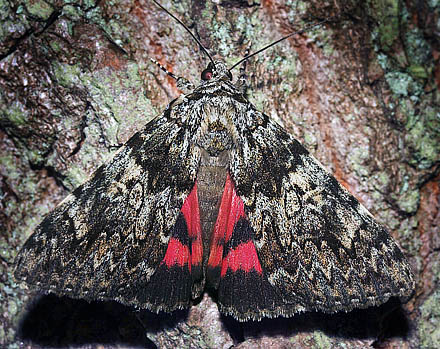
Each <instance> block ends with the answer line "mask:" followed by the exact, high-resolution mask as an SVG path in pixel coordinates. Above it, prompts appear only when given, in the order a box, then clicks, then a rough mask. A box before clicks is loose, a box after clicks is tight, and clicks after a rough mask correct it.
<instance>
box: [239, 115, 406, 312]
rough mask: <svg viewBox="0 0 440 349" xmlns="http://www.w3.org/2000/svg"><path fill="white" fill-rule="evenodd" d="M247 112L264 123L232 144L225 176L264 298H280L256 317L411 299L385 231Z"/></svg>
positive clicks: (298, 150)
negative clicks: (249, 233)
mask: <svg viewBox="0 0 440 349" xmlns="http://www.w3.org/2000/svg"><path fill="white" fill-rule="evenodd" d="M249 113H250V114H252V115H249V119H250V120H263V121H259V123H258V125H257V124H255V125H253V127H254V129H253V132H252V134H251V135H250V134H246V133H243V134H241V135H240V137H238V139H241V142H242V144H241V145H240V147H237V149H236V150H235V151H234V152H233V155H232V160H231V175H232V178H233V180H234V182H235V185H236V189H237V193H238V195H239V196H240V197H241V198H242V199H243V201H244V204H245V211H246V214H247V215H248V217H249V221H250V224H251V226H252V228H253V230H254V234H255V235H254V243H255V246H256V249H257V253H258V258H259V260H260V263H261V265H262V268H263V272H264V275H265V277H266V278H267V280H268V282H269V284H270V285H271V286H270V287H271V290H266V291H265V292H266V293H267V294H270V292H272V291H273V292H275V294H277V295H278V297H279V299H278V300H276V301H274V302H272V304H271V305H270V307H269V308H270V309H262V310H261V311H262V312H265V313H266V314H267V315H269V316H274V315H279V314H282V315H286V316H287V315H291V314H293V313H296V312H299V311H306V310H320V311H325V312H335V311H339V310H346V311H348V310H351V309H353V308H358V307H367V306H370V305H375V304H380V303H383V302H385V301H386V300H388V298H389V297H390V296H400V297H408V296H410V295H411V293H412V291H413V289H414V280H413V276H412V273H411V270H410V267H409V265H408V263H407V262H406V260H405V258H404V256H403V254H402V252H401V251H400V250H399V248H398V247H397V245H396V243H395V242H394V241H393V239H392V238H391V236H390V235H389V233H388V232H387V231H386V229H385V228H384V227H383V226H381V225H380V224H378V223H377V222H376V221H375V220H374V218H373V217H372V216H371V214H370V213H369V212H368V211H367V210H366V209H365V208H364V207H363V206H362V205H361V204H360V203H359V202H358V201H357V200H356V199H355V198H354V197H353V196H352V195H351V194H350V193H349V192H348V191H347V190H346V189H345V188H343V187H342V186H341V185H340V184H339V183H338V182H337V180H336V179H335V178H334V177H333V176H332V175H330V174H329V173H328V172H327V171H326V170H325V169H324V168H323V167H322V165H321V164H320V163H319V162H318V161H317V160H316V159H315V158H313V157H312V156H311V155H310V154H309V153H308V152H307V150H306V149H305V148H304V147H303V146H302V145H301V144H300V143H299V142H298V141H296V140H295V139H294V138H293V137H291V136H290V135H288V134H287V133H286V132H285V131H284V130H283V129H282V128H281V127H280V126H278V125H277V124H276V123H274V122H273V121H270V119H268V117H267V116H265V115H262V114H259V113H258V112H256V111H255V110H251V111H250V112H249ZM256 114H259V115H257V117H256V116H255V115H256ZM274 299H276V297H274Z"/></svg>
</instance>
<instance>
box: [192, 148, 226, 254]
mask: <svg viewBox="0 0 440 349" xmlns="http://www.w3.org/2000/svg"><path fill="white" fill-rule="evenodd" d="M228 160H229V152H227V151H225V152H222V153H221V154H219V156H209V154H208V153H207V152H206V151H203V150H202V157H201V160H200V167H199V171H198V174H197V191H198V197H199V207H200V223H201V225H202V234H203V251H204V253H203V254H204V260H205V259H206V258H207V257H208V255H209V244H210V241H211V235H212V232H213V230H214V224H215V221H216V219H217V215H218V208H219V204H220V199H221V196H222V193H223V189H224V185H225V181H226V176H227V165H228Z"/></svg>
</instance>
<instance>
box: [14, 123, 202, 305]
mask: <svg viewBox="0 0 440 349" xmlns="http://www.w3.org/2000/svg"><path fill="white" fill-rule="evenodd" d="M188 137H190V135H189V134H188V133H187V132H186V131H185V129H184V128H182V127H181V126H178V125H177V124H176V123H174V122H172V121H169V120H167V119H166V118H165V117H161V118H158V119H155V120H153V121H152V122H150V123H149V124H148V125H147V126H146V127H145V128H144V129H143V130H142V131H140V132H138V133H136V134H135V135H134V136H133V137H132V138H131V139H130V140H129V141H128V142H127V143H126V144H125V145H124V146H123V147H122V148H121V149H120V150H119V151H118V152H117V153H116V154H115V156H114V157H113V159H112V160H110V161H109V162H108V163H106V164H104V165H103V166H101V167H100V168H99V169H98V170H97V171H96V172H95V173H94V174H93V176H92V177H91V179H90V180H88V181H87V182H86V183H84V184H83V185H81V186H80V187H79V188H77V189H76V190H75V191H74V192H73V193H72V194H70V195H69V196H68V197H67V198H66V199H65V200H64V201H63V202H62V203H60V204H59V205H58V206H57V207H56V208H55V210H53V211H52V212H51V213H50V214H49V215H48V216H47V217H46V218H45V219H44V220H43V222H42V223H41V224H40V225H39V226H38V227H37V229H36V231H35V232H34V234H33V235H32V236H31V237H30V238H29V239H28V240H27V242H26V243H25V245H24V247H23V249H22V250H21V252H20V253H19V255H18V257H17V259H16V272H15V276H16V277H17V278H18V279H21V280H24V281H26V282H28V283H29V284H34V285H37V286H38V287H39V288H41V289H45V290H50V291H53V292H55V293H57V294H60V295H69V296H72V297H75V298H85V299H115V300H118V301H120V302H122V303H125V304H130V305H136V306H140V307H142V308H145V307H147V308H152V309H154V308H155V307H154V304H153V305H151V304H146V303H148V302H149V301H148V299H149V298H148V297H149V296H148V295H145V294H143V292H146V291H145V290H146V289H147V288H146V287H145V286H146V284H147V283H148V281H149V280H150V278H151V276H152V275H153V273H154V272H155V271H156V269H157V268H158V266H159V264H160V262H161V261H162V259H163V257H164V255H165V252H166V247H167V243H168V240H169V238H170V234H171V229H172V227H173V225H174V224H175V222H176V220H177V216H178V214H179V212H180V209H181V207H182V204H183V201H184V199H185V198H186V196H187V195H188V194H189V192H190V190H191V189H192V187H193V185H194V182H195V177H196V171H197V169H196V167H195V165H196V164H197V163H198V160H197V156H198V154H197V152H196V151H195V150H194V147H193V146H192V145H191V142H189V141H188V139H186V138H188Z"/></svg>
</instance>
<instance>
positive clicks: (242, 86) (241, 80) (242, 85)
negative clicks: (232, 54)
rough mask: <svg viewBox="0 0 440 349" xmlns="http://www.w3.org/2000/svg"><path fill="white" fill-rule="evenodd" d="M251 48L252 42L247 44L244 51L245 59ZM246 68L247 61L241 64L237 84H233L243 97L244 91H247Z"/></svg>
mask: <svg viewBox="0 0 440 349" xmlns="http://www.w3.org/2000/svg"><path fill="white" fill-rule="evenodd" d="M251 46H252V42H250V43H249V45H248V47H247V48H246V51H245V52H244V56H245V57H247V56H248V55H249V52H250V50H251ZM246 66H247V61H244V62H243V64H241V67H240V75H239V77H238V80H237V82H236V83H235V87H237V88H238V89H239V90H240V92H241V93H242V94H243V95H246V90H247V84H246V81H247V78H248V76H247V74H246Z"/></svg>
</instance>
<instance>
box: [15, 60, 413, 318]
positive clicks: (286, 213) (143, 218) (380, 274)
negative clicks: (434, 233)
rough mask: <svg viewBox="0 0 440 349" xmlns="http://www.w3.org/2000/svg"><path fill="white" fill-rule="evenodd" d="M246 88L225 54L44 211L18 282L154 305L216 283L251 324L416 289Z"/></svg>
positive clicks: (385, 239)
mask: <svg viewBox="0 0 440 349" xmlns="http://www.w3.org/2000/svg"><path fill="white" fill-rule="evenodd" d="M169 74H171V73H169ZM181 85H182V84H181ZM183 85H186V86H190V85H189V84H186V83H184V84H183ZM183 85H182V86H183ZM242 90H243V89H242V87H241V85H240V84H238V83H233V81H232V75H231V72H230V69H228V68H227V67H226V65H225V64H224V63H223V62H220V61H215V62H214V61H212V59H211V62H210V63H209V65H208V67H207V69H206V70H204V71H203V73H202V82H201V83H200V85H199V86H197V87H195V88H192V89H191V90H190V91H189V92H188V93H185V94H182V95H181V96H180V97H179V98H177V99H175V100H173V101H172V102H171V103H170V104H169V105H168V107H167V108H166V109H165V110H164V111H163V112H162V113H161V114H160V115H159V116H158V117H156V118H155V119H153V120H152V121H151V122H149V123H148V124H147V125H146V126H145V127H144V128H143V129H142V130H141V131H139V132H138V133H136V134H135V135H134V136H133V137H131V138H130V139H129V140H128V141H127V143H126V144H125V145H124V146H123V147H122V148H121V149H120V150H119V151H118V152H117V153H116V154H115V155H114V157H113V158H112V159H111V160H110V161H108V162H107V163H106V164H104V165H102V166H101V167H99V168H98V169H97V171H96V172H95V173H94V174H93V176H92V177H91V178H90V179H89V180H88V181H87V182H85V183H84V184H82V185H81V186H80V187H79V188H77V189H76V190H75V191H73V193H71V194H70V195H69V196H68V197H67V198H66V199H65V200H64V201H63V202H61V203H60V204H59V205H58V206H57V207H56V208H55V209H54V210H53V211H52V212H51V213H50V214H49V215H48V216H47V217H46V218H44V220H43V221H42V223H41V224H40V225H39V226H38V227H37V228H36V231H35V232H34V233H33V235H31V237H30V238H29V239H28V240H27V242H26V243H25V244H24V246H23V248H22V250H21V251H20V253H19V255H18V257H17V259H16V271H15V276H16V278H17V279H20V280H24V281H26V282H27V283H28V284H31V285H36V286H37V287H38V288H40V289H42V290H45V291H48V292H53V293H56V294H58V295H67V296H70V297H74V298H83V299H86V300H116V301H119V302H121V303H123V304H126V305H130V306H134V307H137V308H143V309H149V310H151V311H154V312H159V311H165V312H172V311H174V310H176V309H182V308H187V307H189V306H190V305H191V302H192V300H193V299H197V298H198V297H200V296H201V294H202V292H203V291H204V289H205V286H208V287H211V288H213V289H215V290H217V301H218V306H219V309H220V311H221V312H222V313H224V314H227V315H231V316H233V317H234V318H235V319H237V320H239V321H247V320H260V319H261V318H263V317H277V316H286V317H288V316H292V315H293V314H295V313H298V312H303V311H322V312H329V313H333V312H337V311H350V310H352V309H354V308H365V307H369V306H373V305H378V304H381V303H384V302H386V301H387V300H388V299H389V298H390V297H392V296H396V297H402V298H408V297H409V296H410V295H411V293H412V291H413V289H414V280H413V276H412V273H411V269H410V267H409V265H408V263H407V261H406V260H405V257H404V256H403V254H402V252H401V251H400V250H399V248H398V246H397V245H396V243H395V242H394V241H393V239H392V238H391V236H390V234H389V233H388V232H387V231H386V229H385V228H384V227H383V226H381V225H380V224H379V223H377V222H376V221H375V220H374V218H373V217H372V215H371V214H370V213H369V212H368V211H367V210H366V209H365V208H364V207H363V206H362V205H361V204H360V203H359V202H358V201H357V200H356V199H355V198H354V197H353V196H352V195H351V194H350V193H349V192H348V191H347V190H346V189H345V188H344V187H342V186H341V185H340V184H339V183H338V182H337V180H336V179H335V178H334V177H333V176H332V175H331V174H329V173H328V172H327V171H326V170H325V169H324V168H323V166H322V165H321V164H320V163H319V162H318V161H317V160H316V159H315V158H314V157H313V156H312V155H310V154H309V152H308V151H307V150H306V149H305V148H304V147H303V146H302V145H301V144H300V143H299V142H298V141H297V140H296V139H294V138H293V137H292V136H291V135H289V134H288V133H287V132H286V131H285V130H284V129H283V128H281V127H280V126H279V125H278V124H277V123H275V122H274V121H272V120H271V119H270V118H269V117H268V116H267V115H265V114H264V113H261V112H260V111H258V110H256V108H255V107H254V106H253V105H252V104H251V103H250V102H249V101H248V100H247V99H246V97H245V96H244V94H243V91H242Z"/></svg>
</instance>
